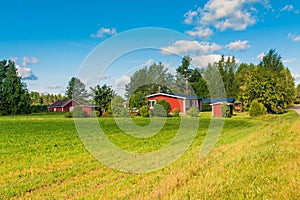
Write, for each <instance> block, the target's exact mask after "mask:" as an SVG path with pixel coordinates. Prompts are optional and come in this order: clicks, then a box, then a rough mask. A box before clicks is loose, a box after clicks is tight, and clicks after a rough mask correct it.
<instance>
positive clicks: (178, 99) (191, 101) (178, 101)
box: [147, 93, 202, 114]
mask: <svg viewBox="0 0 300 200" xmlns="http://www.w3.org/2000/svg"><path fill="white" fill-rule="evenodd" d="M147 98H148V103H149V107H150V109H153V107H154V105H155V103H156V100H162V99H164V100H165V101H167V102H169V104H170V106H171V110H170V113H172V112H173V110H174V109H178V110H179V112H180V113H183V114H185V113H186V112H187V111H188V110H189V109H190V108H191V107H197V108H198V109H199V111H201V110H202V102H201V98H200V97H197V96H189V95H184V94H167V93H156V94H151V95H148V96H147Z"/></svg>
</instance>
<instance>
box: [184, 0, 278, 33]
mask: <svg viewBox="0 0 300 200" xmlns="http://www.w3.org/2000/svg"><path fill="white" fill-rule="evenodd" d="M261 5H262V6H263V7H264V8H265V9H271V8H272V6H271V5H270V3H269V0H209V1H207V3H206V4H205V5H204V6H203V7H198V8H197V9H196V10H190V11H188V12H187V13H185V14H184V22H185V23H186V24H189V25H194V26H195V27H194V29H193V30H189V31H186V33H187V34H188V35H190V36H191V37H199V38H208V37H209V36H211V35H213V30H218V31H226V30H234V31H240V30H245V29H247V28H248V27H249V26H252V25H254V24H255V23H256V22H257V21H258V16H257V15H258V12H259V9H258V8H257V6H261Z"/></svg>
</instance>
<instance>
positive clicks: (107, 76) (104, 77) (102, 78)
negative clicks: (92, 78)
mask: <svg viewBox="0 0 300 200" xmlns="http://www.w3.org/2000/svg"><path fill="white" fill-rule="evenodd" d="M110 78H111V76H110V75H107V74H102V75H101V76H100V78H99V80H108V79H110Z"/></svg>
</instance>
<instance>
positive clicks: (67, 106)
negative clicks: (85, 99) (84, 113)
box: [48, 99, 79, 112]
mask: <svg viewBox="0 0 300 200" xmlns="http://www.w3.org/2000/svg"><path fill="white" fill-rule="evenodd" d="M78 105H79V103H77V102H76V101H74V100H73V99H67V100H57V101H55V102H54V103H53V104H51V105H50V106H49V107H48V110H49V111H54V112H71V111H72V110H73V108H74V107H75V106H78Z"/></svg>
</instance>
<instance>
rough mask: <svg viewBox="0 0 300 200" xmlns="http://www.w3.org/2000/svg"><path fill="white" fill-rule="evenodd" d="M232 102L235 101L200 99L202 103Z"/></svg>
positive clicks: (228, 99)
mask: <svg viewBox="0 0 300 200" xmlns="http://www.w3.org/2000/svg"><path fill="white" fill-rule="evenodd" d="M234 101H235V99H234V98H207V99H202V102H203V103H218V102H227V103H233V102H234Z"/></svg>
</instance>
